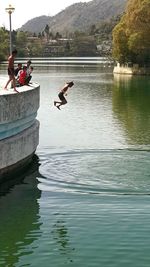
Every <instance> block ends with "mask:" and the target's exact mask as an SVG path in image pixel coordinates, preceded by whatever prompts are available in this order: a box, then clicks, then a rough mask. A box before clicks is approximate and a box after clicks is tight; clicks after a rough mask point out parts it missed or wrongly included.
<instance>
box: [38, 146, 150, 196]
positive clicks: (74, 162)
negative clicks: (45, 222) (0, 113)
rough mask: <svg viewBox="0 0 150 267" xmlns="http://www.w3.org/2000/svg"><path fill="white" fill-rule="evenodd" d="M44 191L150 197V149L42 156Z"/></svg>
mask: <svg viewBox="0 0 150 267" xmlns="http://www.w3.org/2000/svg"><path fill="white" fill-rule="evenodd" d="M39 157H40V160H41V167H40V173H41V176H42V177H39V178H38V180H39V182H40V184H39V188H40V189H41V190H42V191H52V192H63V193H74V194H104V195H108V194H109V195H114V194H115V195H120V194H123V195H137V194H138V195H140V194H142V195H143V194H146V195H149V194H150V179H149V177H150V170H149V150H144V149H143V150H142V149H140V150H138V149H137V150H135V149H132V148H131V149H116V150H115V149H110V150H109V149H107V150H99V149H94V150H92V149H89V150H88V149H87V150H70V151H63V152H61V151H60V152H53V153H49V149H45V150H44V151H42V152H40V153H39Z"/></svg>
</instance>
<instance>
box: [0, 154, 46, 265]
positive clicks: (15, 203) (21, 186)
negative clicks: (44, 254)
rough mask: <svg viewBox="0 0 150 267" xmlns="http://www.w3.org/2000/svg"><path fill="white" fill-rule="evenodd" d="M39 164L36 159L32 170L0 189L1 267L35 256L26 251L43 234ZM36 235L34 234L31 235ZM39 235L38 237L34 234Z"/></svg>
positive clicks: (30, 251)
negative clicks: (25, 256) (40, 210)
mask: <svg viewBox="0 0 150 267" xmlns="http://www.w3.org/2000/svg"><path fill="white" fill-rule="evenodd" d="M38 168H39V163H38V158H34V161H33V163H32V166H30V169H29V170H28V171H27V172H26V173H24V174H23V175H21V176H18V177H16V180H13V184H12V183H11V182H7V183H5V184H3V185H1V186H0V214H1V219H0V266H1V267H6V266H11V267H13V266H16V264H17V263H18V262H19V259H20V257H21V256H22V255H23V254H24V255H25V254H30V253H32V250H27V249H25V248H26V247H27V246H28V245H29V244H31V243H32V242H33V241H34V240H36V239H37V238H38V236H39V233H40V230H39V229H40V222H39V205H38V202H37V199H39V198H40V196H41V192H40V191H39V189H38V188H37V179H36V177H37V176H39V172H38ZM32 233H34V234H32ZM35 233H36V234H35Z"/></svg>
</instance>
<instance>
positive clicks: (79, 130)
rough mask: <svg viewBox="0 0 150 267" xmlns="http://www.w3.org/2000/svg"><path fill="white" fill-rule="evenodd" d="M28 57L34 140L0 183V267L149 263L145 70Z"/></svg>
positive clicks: (148, 87) (137, 266)
mask: <svg viewBox="0 0 150 267" xmlns="http://www.w3.org/2000/svg"><path fill="white" fill-rule="evenodd" d="M33 62H34V66H35V68H34V73H33V79H34V81H36V82H39V83H40V85H41V105H40V109H39V111H38V119H39V120H40V143H39V146H38V149H37V151H36V155H37V157H36V158H35V160H34V162H33V164H32V166H30V168H29V170H28V171H27V173H24V174H22V176H19V177H16V179H15V181H14V182H13V183H11V184H7V183H6V184H3V185H1V186H0V267H7V266H8V267H23V266H24V267H26V266H31V267H41V266H44V267H49V266H52V267H66V266H73V267H76V266H77V267H83V266H85V267H99V266H103V267H126V266H129V267H131V266H132V267H133V266H134V267H146V266H150V251H149V250H150V236H149V232H150V167H149V160H150V146H149V144H150V123H149V120H150V105H149V96H150V79H149V77H130V76H115V77H114V76H113V74H112V66H111V65H110V63H109V62H107V61H105V59H101V58H97V59H93V58H86V59H82V58H78V59H76V58H70V59H68V60H66V59H51V60H40V59H37V60H34V61H33ZM2 75H6V71H5V69H4V68H3V66H1V76H2ZM68 80H73V81H74V83H75V85H74V87H73V88H72V89H70V92H69V93H68V96H67V100H68V104H67V105H66V106H64V107H62V110H61V111H59V110H58V109H56V108H55V107H54V106H53V100H54V99H57V94H58V91H59V88H60V87H61V86H62V85H63V84H64V82H65V81H68Z"/></svg>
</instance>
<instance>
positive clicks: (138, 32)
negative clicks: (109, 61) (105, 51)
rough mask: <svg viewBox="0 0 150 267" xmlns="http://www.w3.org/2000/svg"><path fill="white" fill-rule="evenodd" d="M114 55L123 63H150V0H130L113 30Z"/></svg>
mask: <svg viewBox="0 0 150 267" xmlns="http://www.w3.org/2000/svg"><path fill="white" fill-rule="evenodd" d="M113 57H114V58H115V59H116V60H117V61H119V62H121V63H122V62H123V63H125V62H127V61H129V60H130V61H131V62H133V63H138V64H141V65H148V64H150V0H128V4H127V8H126V13H125V15H124V16H122V18H121V20H120V22H119V23H118V24H117V26H116V27H115V28H114V30H113Z"/></svg>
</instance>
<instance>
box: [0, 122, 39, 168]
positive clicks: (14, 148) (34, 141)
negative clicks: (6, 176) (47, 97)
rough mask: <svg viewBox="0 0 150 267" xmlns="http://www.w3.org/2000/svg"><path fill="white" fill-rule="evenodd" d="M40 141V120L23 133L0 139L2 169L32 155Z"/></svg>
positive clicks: (0, 166) (0, 163) (0, 165)
mask: <svg viewBox="0 0 150 267" xmlns="http://www.w3.org/2000/svg"><path fill="white" fill-rule="evenodd" d="M38 143H39V122H38V121H37V120H36V121H35V123H34V124H33V125H32V126H31V127H29V128H28V129H26V130H24V131H22V132H21V133H19V134H17V135H15V136H12V137H9V138H6V139H4V140H1V141H0V151H1V153H0V170H2V169H4V168H6V170H7V168H8V167H9V166H11V165H14V164H16V163H17V162H19V161H21V160H23V159H25V158H27V157H28V156H30V155H32V154H33V152H34V151H35V150H36V148H37V145H38Z"/></svg>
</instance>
